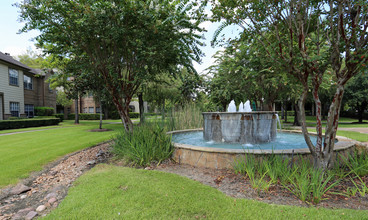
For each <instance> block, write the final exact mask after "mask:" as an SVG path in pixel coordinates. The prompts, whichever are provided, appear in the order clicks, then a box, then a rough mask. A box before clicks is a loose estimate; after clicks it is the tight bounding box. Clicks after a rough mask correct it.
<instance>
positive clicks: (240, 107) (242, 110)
mask: <svg viewBox="0 0 368 220" xmlns="http://www.w3.org/2000/svg"><path fill="white" fill-rule="evenodd" d="M238 112H244V104H243V102H241V103H240V105H239V111H238Z"/></svg>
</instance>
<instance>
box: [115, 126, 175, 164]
mask: <svg viewBox="0 0 368 220" xmlns="http://www.w3.org/2000/svg"><path fill="white" fill-rule="evenodd" d="M173 150H174V148H173V146H172V144H171V136H169V135H167V134H166V133H165V131H164V128H163V127H162V126H160V125H159V124H156V123H154V124H153V123H145V124H144V125H142V126H137V127H135V128H134V129H133V131H132V132H126V131H122V132H120V133H119V134H118V135H117V137H116V141H115V145H114V153H115V154H116V155H117V156H118V157H122V158H124V159H126V160H128V161H129V162H132V163H133V164H134V165H138V166H148V165H150V164H151V163H152V162H156V163H158V164H160V163H161V162H162V161H163V160H165V159H168V158H170V157H171V155H172V153H173Z"/></svg>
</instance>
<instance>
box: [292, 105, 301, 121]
mask: <svg viewBox="0 0 368 220" xmlns="http://www.w3.org/2000/svg"><path fill="white" fill-rule="evenodd" d="M299 115H300V109H299V107H298V105H297V103H294V123H293V125H294V126H300V120H299Z"/></svg>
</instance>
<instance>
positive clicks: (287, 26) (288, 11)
mask: <svg viewBox="0 0 368 220" xmlns="http://www.w3.org/2000/svg"><path fill="white" fill-rule="evenodd" d="M213 4H214V7H213V10H212V11H213V13H214V16H215V18H217V19H218V20H220V19H225V20H226V21H225V24H224V26H226V24H238V25H240V26H241V27H243V28H244V34H247V35H252V36H255V37H256V38H255V39H260V41H259V43H260V44H261V45H262V48H263V49H264V50H265V51H266V53H267V55H268V56H269V57H270V58H271V59H272V60H273V61H274V62H275V63H276V64H277V65H279V66H281V67H282V68H283V69H284V70H285V71H286V72H287V73H288V74H289V75H290V76H294V77H295V78H297V79H298V81H299V82H300V83H301V85H302V86H303V92H302V94H301V96H300V98H299V108H300V118H301V124H302V130H303V134H304V137H305V140H306V143H307V145H308V147H309V149H310V151H311V153H312V155H313V157H314V164H315V167H316V168H321V169H327V168H328V167H330V166H331V164H332V162H333V160H332V158H333V150H334V143H335V137H336V131H337V127H338V119H339V113H340V107H341V100H342V97H343V93H344V86H345V84H346V83H347V82H348V80H349V79H351V78H352V77H353V76H355V75H357V74H358V73H359V72H360V71H362V69H363V68H365V65H367V62H368V51H367V44H368V34H367V28H368V19H367V18H368V17H367V16H368V2H367V1H360V0H340V1H333V0H326V1H309V0H301V1H296V0H288V1H263V0H260V1H251V2H249V1H236V2H234V1H231V0H219V1H214V2H213ZM328 69H331V72H332V74H333V75H334V79H335V83H336V90H335V92H334V96H333V98H332V100H331V104H330V107H329V111H328V117H327V123H326V127H325V134H323V132H322V115H321V113H322V105H321V101H320V97H319V89H320V86H321V83H322V79H323V76H324V74H325V73H326V71H327V70H328ZM309 82H311V83H309ZM309 91H311V92H312V95H313V100H314V103H315V106H316V124H317V126H316V131H317V143H316V144H313V143H312V142H311V140H310V138H309V135H308V130H307V127H306V122H305V121H306V117H305V109H304V105H305V101H306V99H307V96H308V92H309Z"/></svg>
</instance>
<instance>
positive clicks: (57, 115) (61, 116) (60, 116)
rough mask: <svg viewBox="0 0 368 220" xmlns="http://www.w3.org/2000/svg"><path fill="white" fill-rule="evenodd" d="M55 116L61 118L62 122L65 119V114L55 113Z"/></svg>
mask: <svg viewBox="0 0 368 220" xmlns="http://www.w3.org/2000/svg"><path fill="white" fill-rule="evenodd" d="M54 116H55V117H56V118H59V119H60V122H62V121H63V120H64V114H54Z"/></svg>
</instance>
